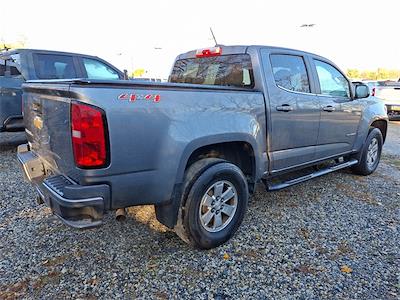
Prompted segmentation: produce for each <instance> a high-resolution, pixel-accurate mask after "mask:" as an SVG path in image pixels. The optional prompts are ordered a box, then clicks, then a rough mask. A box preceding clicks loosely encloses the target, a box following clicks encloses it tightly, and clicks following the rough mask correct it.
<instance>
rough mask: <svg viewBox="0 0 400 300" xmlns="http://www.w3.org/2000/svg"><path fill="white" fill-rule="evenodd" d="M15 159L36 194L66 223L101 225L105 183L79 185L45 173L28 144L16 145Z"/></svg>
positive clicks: (107, 198) (106, 195) (106, 199)
mask: <svg viewBox="0 0 400 300" xmlns="http://www.w3.org/2000/svg"><path fill="white" fill-rule="evenodd" d="M17 156H18V160H19V162H20V165H21V167H22V169H23V173H24V176H25V179H26V180H27V181H29V182H30V183H32V184H33V185H34V186H35V188H36V190H37V192H38V194H39V197H40V198H41V199H42V200H43V201H44V202H45V203H46V205H47V206H49V207H50V208H51V210H52V212H53V213H54V214H55V215H56V216H58V217H59V218H60V219H61V220H62V221H63V222H64V223H65V224H67V225H69V226H71V227H74V228H90V227H95V226H98V225H100V224H102V218H103V214H104V211H105V210H106V209H107V208H108V207H110V206H109V203H110V202H109V201H110V187H109V186H108V185H106V184H99V185H89V186H82V185H79V184H76V183H75V182H74V181H72V180H70V179H69V178H67V177H65V176H63V175H50V176H46V174H45V171H44V169H45V168H44V165H43V163H42V162H41V160H40V158H39V157H38V156H36V155H35V153H33V152H32V151H29V148H28V145H27V144H25V145H20V146H19V147H18V154H17Z"/></svg>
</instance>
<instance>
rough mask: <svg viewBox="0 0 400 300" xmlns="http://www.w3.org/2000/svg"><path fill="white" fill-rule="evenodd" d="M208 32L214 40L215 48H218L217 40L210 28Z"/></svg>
mask: <svg viewBox="0 0 400 300" xmlns="http://www.w3.org/2000/svg"><path fill="white" fill-rule="evenodd" d="M210 31H211V35H212V37H213V39H214V42H215V46H218V43H217V39H216V38H215V35H214V32H213V30H212V28H211V27H210Z"/></svg>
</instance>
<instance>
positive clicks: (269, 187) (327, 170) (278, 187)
mask: <svg viewBox="0 0 400 300" xmlns="http://www.w3.org/2000/svg"><path fill="white" fill-rule="evenodd" d="M357 163H358V160H357V159H351V160H349V161H346V162H343V163H339V164H336V165H334V166H330V167H327V168H325V169H321V170H318V171H316V172H314V173H311V174H308V175H305V176H301V177H298V178H295V179H291V180H288V181H283V182H281V183H277V184H270V183H268V182H267V181H264V184H265V187H266V188H267V190H268V191H277V190H281V189H284V188H287V187H289V186H292V185H295V184H298V183H301V182H304V181H307V180H310V179H313V178H315V177H319V176H322V175H325V174H328V173H331V172H334V171H337V170H340V169H344V168H347V167H350V166H353V165H355V164H357Z"/></svg>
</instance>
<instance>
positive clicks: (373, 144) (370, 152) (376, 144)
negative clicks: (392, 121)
mask: <svg viewBox="0 0 400 300" xmlns="http://www.w3.org/2000/svg"><path fill="white" fill-rule="evenodd" d="M382 146H383V137H382V133H381V131H380V130H379V129H378V128H374V129H372V130H371V131H370V133H369V134H368V137H367V139H366V140H365V143H364V145H363V148H362V150H361V158H360V161H359V162H358V164H357V165H355V166H354V167H353V168H352V170H353V172H354V173H355V174H359V175H364V176H365V175H369V174H371V173H373V172H374V171H375V170H376V168H377V167H378V164H379V161H380V158H381V153H382Z"/></svg>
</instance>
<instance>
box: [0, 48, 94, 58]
mask: <svg viewBox="0 0 400 300" xmlns="http://www.w3.org/2000/svg"><path fill="white" fill-rule="evenodd" d="M29 52H31V53H47V54H61V55H74V56H85V57H93V58H99V57H98V56H95V55H88V54H82V53H75V52H64V51H55V50H45V49H29V48H19V49H12V50H7V51H2V52H0V55H1V56H8V55H12V54H15V53H29Z"/></svg>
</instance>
